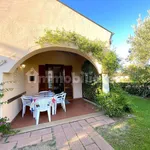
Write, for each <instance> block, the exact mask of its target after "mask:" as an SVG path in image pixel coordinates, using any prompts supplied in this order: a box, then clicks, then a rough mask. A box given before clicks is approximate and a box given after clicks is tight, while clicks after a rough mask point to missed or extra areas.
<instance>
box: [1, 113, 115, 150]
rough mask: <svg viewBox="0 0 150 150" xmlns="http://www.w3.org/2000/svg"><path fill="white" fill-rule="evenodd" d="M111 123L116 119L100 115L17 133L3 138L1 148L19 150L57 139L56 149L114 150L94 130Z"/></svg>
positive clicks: (2, 149) (3, 149)
mask: <svg viewBox="0 0 150 150" xmlns="http://www.w3.org/2000/svg"><path fill="white" fill-rule="evenodd" d="M110 123H114V120H112V119H111V118H108V117H106V116H103V115H100V116H97V117H92V118H88V119H83V120H79V121H75V122H70V123H66V124H62V125H58V126H54V127H50V128H46V129H41V130H36V131H32V132H27V133H23V134H17V135H14V136H9V137H7V138H3V139H2V141H0V150H12V149H15V150H17V149H19V148H23V147H26V146H29V145H35V144H37V145H38V144H41V143H44V142H47V141H52V140H53V141H55V142H54V143H55V149H58V150H70V149H71V150H113V148H112V147H111V146H110V145H109V144H108V143H107V142H106V141H105V140H104V139H103V137H101V136H100V135H99V134H98V133H97V132H96V131H95V130H94V128H95V127H98V126H102V125H105V124H110ZM43 150H44V149H43Z"/></svg>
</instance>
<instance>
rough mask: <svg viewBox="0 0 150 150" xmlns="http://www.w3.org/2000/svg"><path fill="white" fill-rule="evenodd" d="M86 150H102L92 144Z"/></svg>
mask: <svg viewBox="0 0 150 150" xmlns="http://www.w3.org/2000/svg"><path fill="white" fill-rule="evenodd" d="M85 149H86V150H100V149H99V148H98V146H97V145H96V144H91V145H88V146H86V147H85Z"/></svg>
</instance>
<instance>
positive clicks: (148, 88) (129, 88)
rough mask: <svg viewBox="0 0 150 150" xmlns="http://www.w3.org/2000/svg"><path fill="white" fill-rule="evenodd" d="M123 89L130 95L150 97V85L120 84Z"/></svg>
mask: <svg viewBox="0 0 150 150" xmlns="http://www.w3.org/2000/svg"><path fill="white" fill-rule="evenodd" d="M118 84H119V85H120V86H121V87H122V89H123V90H124V91H126V92H128V93H129V94H133V95H137V96H141V97H150V83H145V84H139V83H118Z"/></svg>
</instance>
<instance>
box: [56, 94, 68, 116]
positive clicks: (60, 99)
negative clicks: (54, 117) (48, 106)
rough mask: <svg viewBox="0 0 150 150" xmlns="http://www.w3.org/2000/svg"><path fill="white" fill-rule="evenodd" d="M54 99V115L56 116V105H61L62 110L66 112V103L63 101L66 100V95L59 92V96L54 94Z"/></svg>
mask: <svg viewBox="0 0 150 150" xmlns="http://www.w3.org/2000/svg"><path fill="white" fill-rule="evenodd" d="M54 99H55V100H56V103H55V106H54V107H55V109H54V114H56V111H57V104H61V106H62V108H63V110H64V111H65V112H66V103H65V99H66V93H64V92H61V93H60V94H56V95H55V96H54Z"/></svg>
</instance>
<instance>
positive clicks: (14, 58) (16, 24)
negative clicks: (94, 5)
mask: <svg viewBox="0 0 150 150" xmlns="http://www.w3.org/2000/svg"><path fill="white" fill-rule="evenodd" d="M45 28H48V29H56V28H59V29H62V28H64V29H65V30H71V31H75V32H77V33H79V34H81V35H83V36H86V37H87V38H89V39H91V40H94V39H99V40H102V41H106V42H107V43H108V45H109V40H110V37H111V33H110V32H109V31H107V30H105V29H103V28H102V27H100V26H98V25H96V24H95V23H93V22H92V21H90V20H88V19H87V18H85V17H83V16H82V15H80V14H78V13H76V12H75V11H73V10H72V9H70V8H68V7H66V6H65V5H63V4H62V3H60V2H58V1H57V0H29V1H27V0H0V62H1V60H7V63H6V64H4V65H3V66H0V82H2V81H4V80H7V78H8V79H11V76H12V74H7V75H6V74H5V75H4V79H3V78H2V77H3V72H10V71H11V70H12V68H13V67H14V65H15V64H16V63H17V62H20V61H21V60H22V59H24V58H25V57H26V56H28V57H30V55H29V54H30V53H31V52H33V51H37V49H39V47H38V46H37V45H36V44H35V41H36V40H37V39H38V37H40V36H42V35H43V33H44V29H45ZM32 54H33V53H32ZM32 54H31V55H32ZM85 55H88V54H85ZM24 60H25V59H24ZM93 62H94V61H93ZM19 66H20V63H18V66H16V67H15V69H14V70H13V71H15V70H16V69H17V67H19ZM95 66H96V64H95ZM77 72H78V71H77ZM20 74H21V76H20V78H22V79H23V76H22V73H20ZM22 81H24V80H22ZM14 87H15V86H14ZM74 87H76V88H74V90H75V89H77V88H78V89H79V90H80V89H81V86H80V87H79V85H77V84H76V85H74ZM15 88H16V90H14V91H13V92H12V93H11V94H8V93H7V94H6V95H7V97H13V96H16V95H17V94H20V93H21V92H22V91H24V87H23V83H22V84H20V85H18V84H17V86H16V87H15ZM79 90H78V91H76V92H74V93H78V94H77V95H80V91H79ZM7 97H5V99H7ZM75 97H76V96H75V95H74V98H75ZM15 108H18V109H15ZM0 109H1V108H0ZM8 110H9V111H8ZM19 110H20V104H19V101H15V102H13V103H11V104H9V105H5V106H4V108H3V110H2V109H1V110H0V112H2V111H3V115H8V117H9V118H10V120H12V119H13V118H14V114H17V113H18V111H19ZM8 112H9V114H7V113H8ZM0 117H1V114H0Z"/></svg>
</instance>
